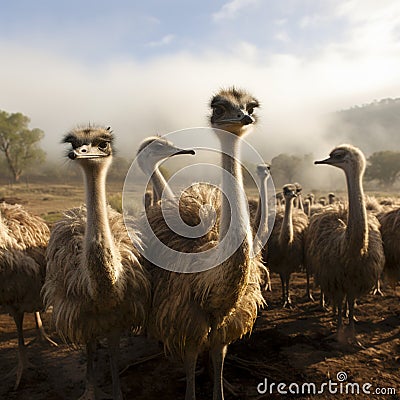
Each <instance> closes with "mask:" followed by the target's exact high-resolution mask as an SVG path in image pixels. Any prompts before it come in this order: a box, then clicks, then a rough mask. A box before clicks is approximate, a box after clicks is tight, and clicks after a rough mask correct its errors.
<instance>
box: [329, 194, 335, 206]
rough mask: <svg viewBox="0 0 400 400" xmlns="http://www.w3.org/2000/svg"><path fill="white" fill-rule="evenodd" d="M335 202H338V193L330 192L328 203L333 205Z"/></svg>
mask: <svg viewBox="0 0 400 400" xmlns="http://www.w3.org/2000/svg"><path fill="white" fill-rule="evenodd" d="M335 202H336V195H335V193H332V192H331V193H329V194H328V204H330V205H332V204H335Z"/></svg>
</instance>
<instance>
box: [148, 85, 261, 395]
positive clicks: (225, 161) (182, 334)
mask: <svg viewBox="0 0 400 400" xmlns="http://www.w3.org/2000/svg"><path fill="white" fill-rule="evenodd" d="M256 106H258V102H257V101H256V100H255V99H254V98H253V97H252V96H250V95H248V94H247V93H245V92H242V91H237V90H235V89H231V90H225V91H221V92H220V93H219V94H218V95H216V96H215V97H214V98H213V99H212V101H211V107H212V109H213V113H212V116H211V124H212V126H213V127H215V128H219V129H226V130H228V131H229V132H231V133H228V132H223V131H220V130H218V131H216V132H217V135H218V138H219V139H220V142H221V147H222V150H223V153H222V166H223V168H224V169H225V171H229V172H230V173H231V174H232V176H233V177H234V178H236V179H235V183H234V184H232V181H231V180H230V179H229V178H228V177H227V176H226V174H224V176H223V179H222V192H223V193H225V195H226V196H221V192H220V190H219V189H216V188H215V189H214V188H212V186H209V185H204V184H195V185H192V186H191V188H190V190H189V191H184V192H183V193H182V195H181V197H180V199H179V210H180V214H181V217H182V219H183V221H185V222H186V223H187V224H188V225H191V226H196V225H198V224H199V223H201V219H200V215H201V213H202V212H203V213H207V210H208V209H209V208H208V207H205V206H210V208H211V207H212V208H214V210H215V212H216V222H215V224H214V225H213V227H212V229H210V230H209V231H208V232H207V233H206V234H205V235H203V236H202V237H200V238H196V239H190V238H185V237H183V236H180V235H178V234H176V233H175V232H173V231H171V230H170V229H169V228H168V226H167V225H166V223H165V220H164V218H163V216H162V213H161V205H160V204H156V205H155V206H153V207H151V208H150V210H149V213H148V219H149V222H150V225H151V226H152V228H153V231H154V233H155V236H156V237H157V238H158V239H159V240H161V241H162V242H164V243H167V244H168V245H169V246H170V247H171V248H173V249H175V250H177V251H181V252H182V251H184V252H190V253H197V252H202V251H204V250H207V249H211V248H213V247H214V246H215V245H217V244H218V243H219V242H220V241H221V238H222V237H224V236H225V235H227V234H228V229H229V230H232V229H233V230H235V232H234V233H236V234H237V235H240V236H239V237H243V238H244V239H243V242H242V243H241V244H240V245H239V247H238V248H237V249H236V251H234V254H232V255H231V256H230V257H228V258H227V259H226V260H225V261H223V262H221V263H220V264H219V265H217V266H216V267H214V268H212V269H209V270H206V271H202V272H198V273H176V272H169V271H166V270H164V269H159V268H157V267H155V266H149V268H150V269H151V271H152V283H153V301H152V307H151V312H150V317H149V325H148V328H149V333H150V334H151V335H152V336H154V337H156V338H158V339H159V340H161V341H162V342H163V343H164V347H165V350H166V352H167V353H168V354H169V355H171V356H172V357H173V358H176V359H180V360H182V361H183V362H184V366H185V372H186V395H185V399H186V400H194V399H195V367H196V361H197V358H198V355H199V354H200V353H201V352H202V351H204V350H209V351H210V355H211V359H212V363H213V367H214V390H213V399H214V400H218V399H223V383H222V382H223V379H222V371H223V363H224V358H225V354H226V351H227V346H228V344H229V343H231V342H232V341H234V340H236V339H239V338H241V337H242V336H243V335H245V334H246V333H249V332H250V331H251V329H252V326H253V324H254V321H255V318H256V316H257V310H258V307H259V306H261V305H262V304H263V298H262V295H261V289H260V273H261V270H260V267H261V264H260V262H259V260H257V259H251V258H250V250H251V248H252V233H251V229H250V222H249V214H248V210H247V204H246V197H245V194H244V191H243V188H242V185H243V180H242V170H241V165H240V163H239V162H238V160H237V157H238V152H239V149H240V138H241V137H242V136H243V135H244V134H245V132H246V130H247V129H246V128H248V127H249V125H251V124H252V123H253V122H254V119H253V117H252V116H251V114H252V111H253V109H254V108H255V107H256ZM227 197H228V198H230V199H231V200H233V202H232V204H231V205H230V207H229V204H228V203H227ZM163 205H164V207H163V213H164V215H167V214H168V213H169V212H173V211H172V207H173V206H174V205H173V204H172V203H171V202H165V203H164V204H163ZM175 207H176V204H175ZM231 218H232V225H231V226H229V223H230V219H231ZM145 243H146V245H147V246H148V248H147V251H151V249H152V243H151V240H149V241H145ZM228 245H229V244H228ZM224 250H226V249H224ZM165 261H166V262H168V263H174V262H179V260H178V261H176V260H167V259H166V260H165ZM189 268H190V266H188V268H187V269H186V271H187V272H188V271H190V269H189Z"/></svg>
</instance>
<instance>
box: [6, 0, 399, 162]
mask: <svg viewBox="0 0 400 400" xmlns="http://www.w3.org/2000/svg"><path fill="white" fill-rule="evenodd" d="M0 6H1V8H0V9H1V12H0V54H1V62H0V109H2V110H6V111H8V112H17V111H19V112H22V113H24V114H26V115H28V116H29V117H30V118H31V121H32V122H31V127H32V128H33V127H38V128H41V129H43V130H44V131H45V134H46V137H45V140H44V142H43V147H44V148H45V150H46V151H47V152H48V157H52V156H54V157H57V158H58V157H61V155H62V154H63V148H62V146H61V145H60V144H59V141H60V138H61V135H62V134H64V133H65V132H66V131H67V130H69V129H71V128H72V127H74V126H76V125H77V124H82V123H87V122H89V121H90V122H94V123H99V124H106V125H110V126H111V127H112V128H113V129H114V131H115V133H116V137H117V144H118V147H119V150H120V153H121V154H122V155H125V156H127V155H133V154H134V153H135V152H136V149H137V144H138V142H139V141H140V140H141V139H142V138H144V137H146V136H148V135H152V134H155V133H166V132H168V131H171V130H177V129H183V128H188V127H193V126H205V125H206V124H207V114H208V101H209V98H210V96H211V95H212V93H213V92H215V91H216V90H218V88H220V87H222V86H230V85H236V86H238V87H244V88H247V89H248V90H249V91H251V92H252V93H253V94H254V95H255V96H256V97H258V98H259V100H260V102H261V104H262V108H261V109H260V110H259V113H258V115H259V116H260V124H259V126H258V128H257V129H256V130H255V132H254V134H253V136H252V137H251V139H250V141H251V142H252V144H253V145H254V146H255V147H256V148H258V149H259V150H260V152H261V153H262V155H264V156H265V157H266V159H268V158H270V157H272V156H274V155H276V154H277V153H281V152H298V151H301V152H305V153H311V152H312V153H314V154H315V155H316V156H320V155H323V156H325V155H326V154H327V152H328V151H329V150H330V149H331V148H332V147H333V146H334V145H336V144H339V143H337V141H336V138H335V137H332V138H328V139H326V138H323V137H322V134H323V128H324V124H323V122H324V121H323V119H324V117H325V116H326V114H327V113H329V112H331V111H335V110H338V109H343V108H347V107H350V106H352V105H354V104H362V103H369V102H371V101H373V100H374V99H381V98H385V97H399V96H400V2H399V1H398V0H380V1H378V0H348V1H344V0H321V1H318V0H217V1H215V0H214V1H210V0H208V1H187V0H159V1H155V0H146V1H128V0H126V1H121V0H114V1H99V0H96V1H94V0H93V1H85V0H79V1H78V0H68V1H54V0H52V1H50V0H37V1H28V0H26V1H21V0H14V1H4V0H0ZM355 144H356V145H358V146H361V147H362V143H355Z"/></svg>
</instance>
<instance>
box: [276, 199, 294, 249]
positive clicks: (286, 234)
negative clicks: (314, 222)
mask: <svg viewBox="0 0 400 400" xmlns="http://www.w3.org/2000/svg"><path fill="white" fill-rule="evenodd" d="M293 202H294V198H291V199H286V201H285V214H284V215H283V221H282V226H281V231H280V232H279V243H280V245H281V246H284V245H288V244H290V243H291V242H292V241H293Z"/></svg>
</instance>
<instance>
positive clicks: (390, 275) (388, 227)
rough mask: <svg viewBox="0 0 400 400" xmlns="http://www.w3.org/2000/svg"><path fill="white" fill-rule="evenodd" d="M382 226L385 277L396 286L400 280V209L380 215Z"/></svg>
mask: <svg viewBox="0 0 400 400" xmlns="http://www.w3.org/2000/svg"><path fill="white" fill-rule="evenodd" d="M378 219H379V222H380V224H381V234H382V240H383V248H384V251H385V259H386V262H385V266H384V269H383V277H384V278H386V279H387V280H388V281H389V282H390V283H392V284H393V285H396V284H397V282H398V281H399V280H400V248H399V244H400V208H398V207H396V208H394V209H392V210H390V211H386V212H382V213H380V214H378Z"/></svg>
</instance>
